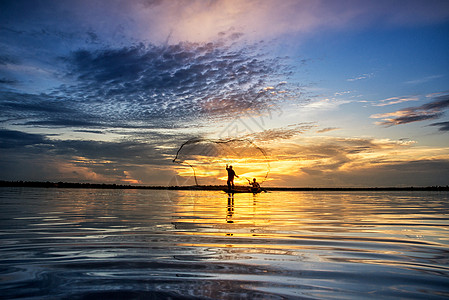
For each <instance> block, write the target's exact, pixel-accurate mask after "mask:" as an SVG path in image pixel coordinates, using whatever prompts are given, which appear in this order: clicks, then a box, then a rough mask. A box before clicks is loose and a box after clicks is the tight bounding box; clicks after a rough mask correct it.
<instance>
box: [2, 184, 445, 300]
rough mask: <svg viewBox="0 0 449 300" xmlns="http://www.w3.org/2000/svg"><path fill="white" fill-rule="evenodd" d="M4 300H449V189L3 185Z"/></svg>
mask: <svg viewBox="0 0 449 300" xmlns="http://www.w3.org/2000/svg"><path fill="white" fill-rule="evenodd" d="M0 225H1V227H0V298H4V299H18V298H22V299H23V298H27V299H42V298H47V299H170V298H171V299H198V298H199V299H395V298H399V299H447V298H449V193H448V192H318V191H314V192H271V193H262V194H259V195H252V194H235V196H234V197H230V196H228V195H227V194H225V193H223V192H219V191H162V190H161V191H159V190H95V189H45V188H0Z"/></svg>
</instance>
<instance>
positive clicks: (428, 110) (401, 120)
mask: <svg viewBox="0 0 449 300" xmlns="http://www.w3.org/2000/svg"><path fill="white" fill-rule="evenodd" d="M448 107H449V95H441V96H438V97H436V98H435V99H434V100H433V101H432V102H429V103H426V104H423V105H421V106H417V107H409V108H406V109H402V110H398V111H396V112H393V113H386V114H377V115H373V116H371V117H372V118H383V121H382V122H379V124H380V125H386V126H392V125H400V124H407V123H412V122H418V121H424V120H433V119H438V118H440V117H442V116H443V115H444V111H445V110H446V109H447V108H448ZM390 117H393V118H390Z"/></svg>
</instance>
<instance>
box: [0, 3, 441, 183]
mask: <svg viewBox="0 0 449 300" xmlns="http://www.w3.org/2000/svg"><path fill="white" fill-rule="evenodd" d="M448 110H449V1H446V0H442V1H433V0H422V1H414V0H403V1H395V0H386V1H382V0H379V1H360V0H354V1H349V0H348V1H338V0H328V1H325V0H322V1H318V0H316V1H312V0H307V1H306V0H295V1H293V0H284V1H274V0H271V1H269V0H267V1H263V0H254V1H252V0H249V1H238V0H229V1H225V0H223V1H219V0H217V1H206V0H204V1H194V0H192V1H188V0H185V1H183V0H166V1H165V0H136V1H125V0H122V1H116V0H110V1H109V0H108V1H106V0H105V1H90V0H89V1H88V0H86V1H46V0H43V1H20V0H19V1H17V0H14V1H5V0H3V1H1V3H0V122H1V124H0V180H38V181H47V180H48V181H70V182H95V183H103V182H104V183H119V184H143V185H175V184H176V185H178V184H180V185H187V184H194V180H193V170H195V173H196V175H197V180H198V183H199V184H225V183H226V170H225V169H224V167H225V165H226V164H227V163H228V164H232V165H233V166H234V168H235V170H236V172H237V174H238V175H241V176H240V180H239V181H238V183H240V184H244V183H245V182H246V179H252V178H253V177H257V178H258V179H259V181H263V185H264V186H290V187H340V186H341V187H360V186H363V187H375V186H428V185H448V184H449V179H448V178H449V112H448ZM189 140H190V141H191V142H188V143H187V144H186V145H185V146H184V147H183V148H182V149H181V150H180V151H179V153H178V149H179V148H180V146H181V145H182V144H183V143H186V142H187V141H189ZM217 142H218V143H217ZM177 153H178V157H177V159H176V160H175V162H173V160H174V159H175V157H176V155H177Z"/></svg>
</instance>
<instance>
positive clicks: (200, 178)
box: [173, 139, 270, 185]
mask: <svg viewBox="0 0 449 300" xmlns="http://www.w3.org/2000/svg"><path fill="white" fill-rule="evenodd" d="M173 162H174V163H177V164H180V165H182V166H184V168H179V169H178V170H177V171H178V175H180V176H182V177H189V176H193V179H194V183H195V184H196V185H220V184H226V180H227V172H226V170H225V167H226V165H232V166H233V168H234V170H235V172H236V173H237V175H238V176H239V178H236V179H235V182H236V184H237V183H239V184H247V183H248V182H247V180H252V179H253V178H257V181H258V182H259V183H261V184H262V183H263V182H265V181H266V180H267V179H268V174H269V173H270V164H269V159H268V156H267V154H266V152H265V151H264V150H263V149H262V148H261V147H258V146H257V145H256V144H254V142H252V141H251V140H248V139H227V140H223V139H220V140H210V139H191V140H188V141H186V142H185V143H183V144H182V145H181V146H180V148H179V149H178V151H177V153H176V157H175V158H174V159H173Z"/></svg>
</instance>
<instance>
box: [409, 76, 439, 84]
mask: <svg viewBox="0 0 449 300" xmlns="http://www.w3.org/2000/svg"><path fill="white" fill-rule="evenodd" d="M442 77H444V75H432V76H426V77H423V78H419V79H415V80H409V81H406V82H405V83H406V84H421V83H426V82H429V81H432V80H435V79H438V78H442Z"/></svg>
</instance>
